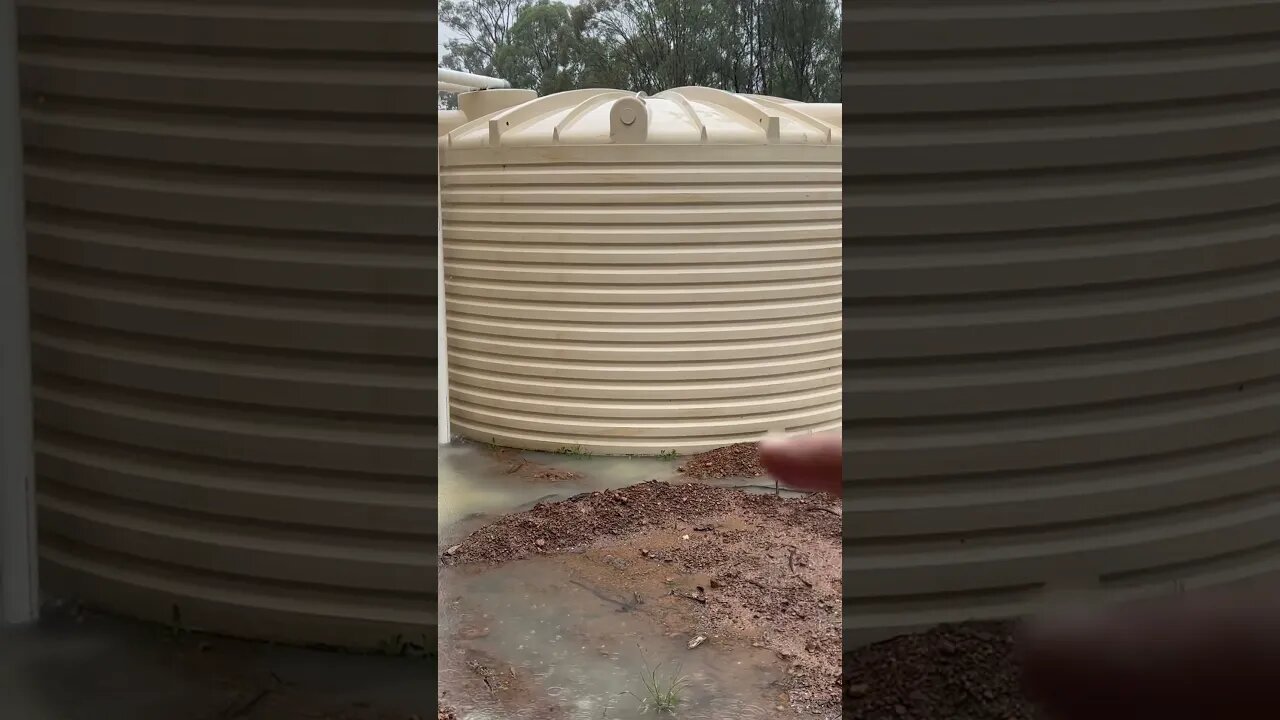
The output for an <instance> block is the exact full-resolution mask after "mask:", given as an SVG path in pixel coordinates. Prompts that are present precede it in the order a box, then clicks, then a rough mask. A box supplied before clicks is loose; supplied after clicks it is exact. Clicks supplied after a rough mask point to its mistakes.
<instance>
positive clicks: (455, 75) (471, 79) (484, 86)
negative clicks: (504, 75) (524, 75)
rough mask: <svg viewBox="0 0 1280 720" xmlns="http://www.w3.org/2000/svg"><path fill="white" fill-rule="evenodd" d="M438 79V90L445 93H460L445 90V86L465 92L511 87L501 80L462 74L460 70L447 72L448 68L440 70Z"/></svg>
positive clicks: (466, 73) (473, 74)
mask: <svg viewBox="0 0 1280 720" xmlns="http://www.w3.org/2000/svg"><path fill="white" fill-rule="evenodd" d="M438 77H439V80H438V82H439V85H440V89H441V90H444V91H445V92H462V91H459V90H446V89H445V88H446V86H455V87H462V88H465V89H466V90H490V89H493V88H509V87H511V83H509V82H507V81H506V80H503V79H501V78H494V77H489V76H487V75H476V74H475V73H469V72H462V71H461V70H449V69H448V68H440V69H439V76H438Z"/></svg>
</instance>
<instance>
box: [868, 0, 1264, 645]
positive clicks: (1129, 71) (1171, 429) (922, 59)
mask: <svg viewBox="0 0 1280 720" xmlns="http://www.w3.org/2000/svg"><path fill="white" fill-rule="evenodd" d="M844 17H845V28H844V53H845V54H844V101H845V113H846V114H845V128H846V130H845V156H844V157H845V160H844V173H845V183H846V184H845V190H844V192H845V196H844V209H845V226H844V227H845V250H844V252H845V256H844V257H845V268H846V270H845V283H844V287H845V298H846V300H845V309H844V312H845V323H846V324H845V333H846V337H845V342H844V348H845V350H844V353H845V354H844V362H845V377H844V383H845V384H844V392H845V394H846V398H845V401H844V407H845V408H846V410H845V413H846V414H845V433H846V434H845V437H846V440H845V453H846V462H845V467H846V500H845V513H846V517H845V577H844V592H845V607H844V611H845V628H846V636H845V637H846V644H857V643H860V642H862V641H866V640H870V639H874V638H876V637H883V636H884V635H887V634H892V633H893V632H895V631H897V630H902V629H906V628H910V627H917V626H921V625H928V624H932V623H935V622H939V621H954V620H963V619H973V618H983V617H996V616H1009V615H1014V614H1018V613H1021V612H1023V611H1025V610H1028V609H1030V608H1032V607H1033V604H1034V603H1035V602H1036V601H1037V599H1038V598H1040V597H1042V595H1043V593H1044V591H1045V589H1046V588H1049V589H1052V588H1054V587H1056V586H1062V587H1072V588H1094V589H1097V590H1101V591H1104V592H1105V593H1107V594H1108V595H1109V597H1112V598H1121V597H1127V596H1133V595H1138V594H1146V593H1159V592H1170V591H1174V590H1175V589H1176V588H1182V587H1195V586H1199V585H1208V584H1217V583H1224V582H1230V581H1235V580H1240V579H1244V578H1248V577H1256V576H1260V575H1265V574H1267V573H1271V572H1273V571H1274V570H1276V569H1277V567H1280V497H1278V495H1277V491H1278V490H1280V236H1278V234H1280V2H1275V1H1273V0H1272V1H1267V0H1238V1H1234V2H1221V1H1219V0H1214V1H1209V0H1201V1H1195V2H1193V1H1188V0H1178V1H1177V2H1173V1H1167V0H1146V1H1144V2H1124V3H1119V2H1116V3H1107V2H1056V1H1054V2H1050V1H1049V0H1043V1H1041V2H1017V3H979V2H941V1H935V2H912V3H898V2H887V1H880V0H858V2H856V3H847V4H846V5H845V10H844Z"/></svg>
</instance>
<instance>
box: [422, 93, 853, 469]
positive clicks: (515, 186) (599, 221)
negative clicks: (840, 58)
mask: <svg viewBox="0 0 1280 720" xmlns="http://www.w3.org/2000/svg"><path fill="white" fill-rule="evenodd" d="M840 143H841V133H840V126H839V125H838V124H835V123H832V122H829V121H828V120H827V119H822V118H819V117H815V116H814V115H813V114H810V113H807V112H806V111H805V106H804V105H802V104H794V103H789V102H786V101H780V100H777V99H773V98H761V97H754V98H748V97H745V96H740V95H734V94H731V93H727V92H723V91H719V90H713V89H708V88H700V87H686V88H678V89H675V90H668V91H666V92H663V93H660V94H658V95H655V96H653V97H646V96H644V95H643V94H636V93H631V92H623V91H619V90H575V91H571V92H566V93H560V94H557V95H552V96H548V97H544V98H539V99H537V100H533V101H531V102H526V103H522V104H520V105H518V106H515V107H512V108H508V109H505V110H501V111H499V112H496V113H493V114H491V115H488V116H486V117H483V118H478V119H474V120H471V121H470V122H467V123H466V124H464V125H462V126H461V127H458V128H457V129H455V130H453V131H452V132H450V133H448V134H447V135H445V136H442V137H441V138H440V151H441V156H440V157H441V159H440V187H441V203H442V206H441V213H442V217H443V242H444V244H445V248H444V252H445V272H446V282H445V294H446V312H447V326H448V359H449V378H450V381H449V392H450V406H451V411H450V416H451V420H452V423H453V428H454V432H455V433H456V434H459V435H462V436H464V437H468V438H472V439H475V440H480V441H483V442H492V443H496V444H499V445H504V446H511V447H519V448H526V449H539V450H552V451H556V450H566V449H567V450H572V451H575V452H587V453H592V454H661V453H665V452H670V451H676V452H680V453H688V452H697V451H700V450H705V449H708V448H713V447H717V446H720V445H725V444H728V443H733V442H739V441H747V440H754V439H758V438H759V437H761V436H762V435H764V434H765V433H767V432H770V431H791V432H803V431H816V430H828V429H835V428H837V427H839V423H840V378H841V375H840V318H841V311H840V307H841V306H840V302H841V301H840V291H841V274H840V257H841V252H840V217H841V206H840V168H841V147H840Z"/></svg>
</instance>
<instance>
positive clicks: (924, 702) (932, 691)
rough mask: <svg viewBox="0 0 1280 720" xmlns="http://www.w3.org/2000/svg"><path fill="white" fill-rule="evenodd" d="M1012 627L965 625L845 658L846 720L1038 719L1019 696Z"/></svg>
mask: <svg viewBox="0 0 1280 720" xmlns="http://www.w3.org/2000/svg"><path fill="white" fill-rule="evenodd" d="M1012 632H1013V629H1012V626H1011V625H1009V624H1006V623H970V624H964V625H950V626H940V627H937V628H933V629H932V630H929V631H927V632H923V633H917V634H913V635H904V636H901V637H897V638H893V639H891V640H886V641H884V642H880V643H876V644H874V645H869V646H867V647H865V648H862V649H860V650H858V651H856V652H853V653H849V654H848V655H845V656H844V674H845V698H844V719H845V720H933V719H934V718H957V719H959V718H964V720H1041V718H1042V716H1041V715H1039V714H1038V713H1037V711H1036V709H1035V707H1034V706H1033V705H1032V704H1031V702H1030V701H1028V700H1027V699H1026V698H1025V697H1024V696H1023V694H1022V690H1021V687H1020V686H1019V678H1020V673H1019V668H1018V664H1017V662H1016V659H1015V657H1014V652H1013V637H1012Z"/></svg>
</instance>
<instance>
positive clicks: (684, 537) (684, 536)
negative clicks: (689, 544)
mask: <svg viewBox="0 0 1280 720" xmlns="http://www.w3.org/2000/svg"><path fill="white" fill-rule="evenodd" d="M680 539H681V540H688V539H689V536H688V535H681V536H680Z"/></svg>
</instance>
